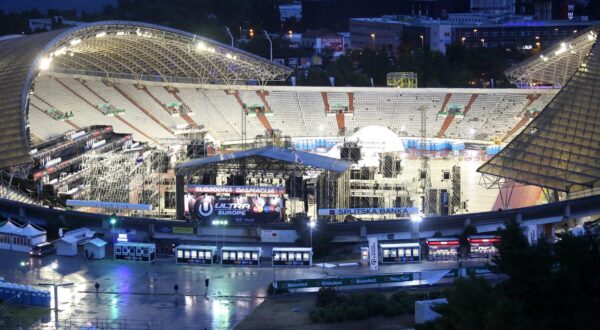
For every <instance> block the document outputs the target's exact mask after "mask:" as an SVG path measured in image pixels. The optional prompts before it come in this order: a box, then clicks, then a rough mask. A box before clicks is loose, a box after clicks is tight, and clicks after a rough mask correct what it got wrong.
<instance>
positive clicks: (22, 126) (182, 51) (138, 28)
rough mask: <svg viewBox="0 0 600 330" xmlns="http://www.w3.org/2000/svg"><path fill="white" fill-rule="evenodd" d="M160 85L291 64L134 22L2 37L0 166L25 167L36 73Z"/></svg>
mask: <svg viewBox="0 0 600 330" xmlns="http://www.w3.org/2000/svg"><path fill="white" fill-rule="evenodd" d="M44 70H45V71H50V72H61V73H72V74H85V75H96V76H101V77H106V78H127V79H136V80H154V81H156V80H158V81H165V82H187V83H200V84H206V83H214V82H216V83H221V84H236V83H244V82H246V81H248V80H255V81H257V82H259V83H264V82H267V81H277V80H285V79H286V78H287V76H288V75H289V74H290V72H291V69H289V68H287V67H285V66H282V65H278V64H275V63H272V62H269V61H268V60H265V59H263V58H261V57H258V56H255V55H252V54H250V53H247V52H244V51H241V50H239V49H235V48H232V47H229V46H226V45H223V44H220V43H218V42H215V41H212V40H209V39H206V38H203V37H199V36H196V35H194V34H191V33H187V32H183V31H179V30H175V29H171V28H167V27H163V26H158V25H152V24H146V23H138V22H126V21H107V22H95V23H90V24H86V25H81V26H77V27H72V28H68V29H61V30H55V31H50V32H45V33H39V34H33V35H30V36H24V37H20V38H12V39H8V40H3V41H0V81H2V82H1V85H0V99H1V101H0V116H1V117H2V129H0V168H5V167H10V166H15V165H21V164H27V163H30V162H31V158H30V157H29V146H30V141H29V138H30V137H29V131H28V128H27V122H28V120H27V108H28V101H29V93H30V89H31V86H32V83H33V82H34V81H35V78H36V77H37V76H38V74H39V72H40V71H44Z"/></svg>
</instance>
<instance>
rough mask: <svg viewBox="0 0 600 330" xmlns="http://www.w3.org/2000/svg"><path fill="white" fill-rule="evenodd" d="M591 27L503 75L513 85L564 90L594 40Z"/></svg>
mask: <svg viewBox="0 0 600 330" xmlns="http://www.w3.org/2000/svg"><path fill="white" fill-rule="evenodd" d="M599 30H600V27H598V26H595V27H591V28H589V29H586V30H584V31H581V32H580V33H578V34H576V35H575V36H574V37H573V38H570V39H569V40H565V41H563V42H558V43H555V44H554V45H552V46H551V47H549V48H547V49H546V50H544V51H543V52H541V53H540V54H539V55H536V56H533V57H531V58H529V59H527V60H525V61H523V62H521V63H519V64H518V65H516V66H513V67H512V68H510V69H508V70H506V71H505V72H504V74H505V75H506V76H507V77H508V79H509V80H510V81H511V82H512V83H515V84H552V85H556V86H564V84H565V83H566V82H567V81H568V80H569V78H571V76H572V75H573V73H575V70H577V68H578V67H579V65H581V63H582V62H583V60H584V59H585V57H586V56H587V54H588V53H589V52H590V49H591V48H592V45H593V44H594V43H595V42H596V39H597V38H598V32H599Z"/></svg>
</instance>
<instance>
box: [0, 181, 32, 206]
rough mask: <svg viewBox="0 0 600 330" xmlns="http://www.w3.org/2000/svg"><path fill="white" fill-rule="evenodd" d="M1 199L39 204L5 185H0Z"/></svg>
mask: <svg viewBox="0 0 600 330" xmlns="http://www.w3.org/2000/svg"><path fill="white" fill-rule="evenodd" d="M0 198H4V199H8V200H11V201H16V202H21V203H27V204H38V202H37V201H36V200H35V199H33V198H31V197H29V196H27V195H26V194H24V193H22V192H20V191H17V190H15V189H12V188H7V187H6V186H4V185H0Z"/></svg>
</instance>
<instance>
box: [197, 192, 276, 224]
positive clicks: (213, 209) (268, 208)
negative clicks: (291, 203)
mask: <svg viewBox="0 0 600 330" xmlns="http://www.w3.org/2000/svg"><path fill="white" fill-rule="evenodd" d="M186 199H187V202H186V206H187V211H188V212H189V216H190V217H191V218H192V219H193V220H196V221H202V222H210V221H212V220H215V219H219V220H228V221H229V223H269V222H273V221H277V220H279V219H281V211H282V209H283V199H281V198H279V197H247V196H237V197H219V196H213V195H191V194H188V195H187V198H186Z"/></svg>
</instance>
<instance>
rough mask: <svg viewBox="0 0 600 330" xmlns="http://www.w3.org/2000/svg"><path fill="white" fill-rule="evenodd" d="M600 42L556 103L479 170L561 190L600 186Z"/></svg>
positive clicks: (556, 99)
mask: <svg viewBox="0 0 600 330" xmlns="http://www.w3.org/2000/svg"><path fill="white" fill-rule="evenodd" d="M599 77H600V43H599V42H596V43H595V44H594V45H593V47H591V51H590V52H589V55H588V56H587V57H586V58H585V59H584V61H583V63H581V65H580V66H579V68H578V69H577V71H576V72H575V74H574V75H573V76H572V77H571V79H570V80H569V81H568V82H567V83H566V85H565V86H564V87H563V88H562V90H561V91H560V92H559V93H558V94H557V95H556V96H555V97H554V99H553V100H552V101H551V102H550V103H549V104H548V105H547V106H546V107H545V108H544V109H543V110H542V112H541V113H540V114H539V115H538V116H537V117H536V118H535V119H533V120H532V121H531V123H530V124H529V125H528V126H527V127H526V128H525V129H524V130H523V131H522V132H521V133H520V134H519V135H518V136H517V137H516V138H515V139H513V140H512V141H511V142H510V143H509V144H508V145H507V146H506V147H505V148H504V149H503V150H502V151H500V153H498V154H497V155H496V156H494V157H493V158H492V159H490V160H489V161H488V162H487V163H485V164H484V165H483V166H481V167H480V168H479V169H478V171H479V172H482V173H486V174H491V175H494V176H498V177H503V178H508V179H512V180H515V181H518V182H523V183H527V184H532V185H536V186H541V187H546V188H551V189H555V190H559V191H569V192H571V191H577V190H582V189H586V188H593V187H596V186H598V184H600V79H599Z"/></svg>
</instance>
